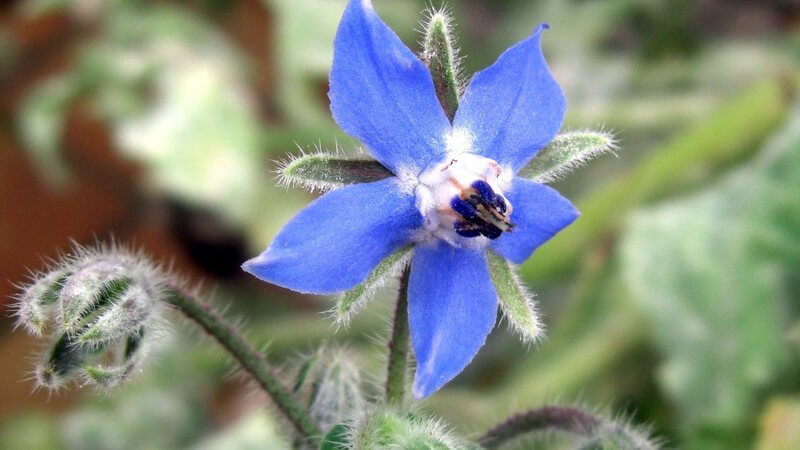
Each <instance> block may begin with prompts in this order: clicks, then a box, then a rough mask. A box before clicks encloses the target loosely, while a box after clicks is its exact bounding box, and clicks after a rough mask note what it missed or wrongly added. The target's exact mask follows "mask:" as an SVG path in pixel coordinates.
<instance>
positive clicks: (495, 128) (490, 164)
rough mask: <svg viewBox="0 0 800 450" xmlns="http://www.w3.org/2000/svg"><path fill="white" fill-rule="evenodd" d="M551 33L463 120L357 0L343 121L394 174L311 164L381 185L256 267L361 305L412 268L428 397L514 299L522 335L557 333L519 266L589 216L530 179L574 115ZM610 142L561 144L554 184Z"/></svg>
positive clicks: (333, 95) (300, 222)
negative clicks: (557, 73) (376, 286)
mask: <svg viewBox="0 0 800 450" xmlns="http://www.w3.org/2000/svg"><path fill="white" fill-rule="evenodd" d="M546 28H547V26H546V25H541V26H539V27H538V28H536V29H535V30H534V32H533V34H532V35H531V36H530V37H528V38H527V39H525V40H523V41H522V42H520V43H518V44H517V45H515V46H513V47H512V48H510V49H508V50H507V51H506V52H505V53H504V54H503V55H502V56H500V58H499V59H498V60H497V61H496V62H495V63H494V64H493V65H492V66H490V67H489V68H487V69H485V70H483V71H481V72H479V73H477V74H476V75H475V76H474V77H473V78H472V80H471V82H470V83H469V84H468V86H467V87H466V90H465V91H464V93H463V95H462V96H461V98H460V104H459V106H458V108H457V110H456V111H454V114H448V112H446V111H445V110H444V109H443V107H442V105H441V103H440V100H439V98H437V90H436V87H435V83H434V79H433V78H432V76H431V70H429V67H427V66H426V64H425V63H424V62H423V61H421V60H420V59H419V58H418V57H417V56H416V55H415V54H414V53H413V52H412V51H411V50H409V49H408V47H406V46H405V45H404V44H403V42H402V41H401V40H400V39H399V38H398V36H397V35H396V34H395V33H394V32H393V31H392V30H391V29H390V28H388V27H387V26H386V25H385V24H384V23H383V22H382V21H381V19H380V18H379V17H378V16H377V14H376V13H375V11H374V9H373V7H372V4H371V2H370V1H369V0H351V1H350V3H349V4H348V6H347V8H346V10H345V12H344V16H343V17H342V20H341V23H340V25H339V29H338V32H337V35H336V40H335V43H334V46H335V48H334V60H333V67H332V70H331V74H330V92H329V97H330V101H331V111H332V112H333V117H334V119H335V120H336V122H337V123H338V124H339V125H340V126H341V127H342V129H343V130H344V131H346V132H347V133H348V134H350V135H351V136H353V137H355V138H358V139H359V140H361V142H363V143H364V144H365V145H366V147H367V149H368V150H369V152H370V153H371V155H372V156H373V157H374V158H375V159H376V160H377V162H378V163H380V165H378V164H377V163H373V164H372V165H370V163H369V162H368V161H350V163H352V164H349V165H348V160H340V161H338V163H337V164H339V165H340V166H341V167H333V166H336V164H334V163H336V161H334V159H329V160H326V157H324V156H318V155H311V156H310V157H309V158H310V159H309V161H310V162H309V166H308V167H310V171H311V172H314V170H315V169H314V167H316V166H314V164H316V163H319V164H321V165H325V164H329V165H330V167H328V168H330V169H337V168H338V169H343V170H344V169H346V170H349V172H343V173H340V172H336V173H340V175H341V176H340V177H338V178H337V176H338V175H337V176H333V181H337V183H335V184H337V185H339V184H344V182H346V181H347V175H352V176H353V177H355V178H356V179H358V178H359V177H360V181H365V180H377V181H371V182H362V183H358V184H349V185H346V186H344V187H340V188H338V189H335V190H332V191H330V192H328V193H326V194H324V195H323V196H321V197H320V198H319V199H317V200H316V201H314V202H313V203H312V204H311V205H309V206H308V207H307V208H305V209H304V210H303V211H301V212H300V213H299V214H298V215H297V216H296V217H295V218H294V219H292V220H291V221H290V222H289V223H288V224H287V225H286V226H285V227H284V228H283V229H282V230H281V231H280V233H279V234H278V236H277V237H276V238H275V240H274V241H273V242H272V244H271V245H270V246H269V247H268V248H267V249H266V250H265V251H264V252H263V253H262V254H261V255H259V256H258V257H256V258H254V259H252V260H250V261H248V262H246V263H245V264H244V265H243V268H244V269H245V270H246V271H248V272H250V273H252V274H253V275H255V276H256V277H258V278H260V279H262V280H264V281H268V282H270V283H273V284H277V285H279V286H283V287H285V288H288V289H292V290H295V291H298V292H304V293H312V294H332V293H340V292H343V291H347V290H351V289H354V288H355V290H357V291H358V292H357V294H354V295H356V296H363V294H364V291H367V290H369V287H370V286H369V284H370V283H372V282H373V281H374V279H375V278H379V277H380V275H381V274H383V273H384V272H387V268H388V267H389V266H392V265H397V264H402V263H404V261H406V258H409V257H410V260H411V262H410V278H409V280H408V302H409V304H408V316H409V326H410V329H411V338H412V344H413V349H414V355H415V357H416V361H417V371H416V377H415V380H414V386H413V393H414V396H415V397H417V398H420V397H425V396H428V395H430V394H431V393H433V392H435V391H436V390H438V389H439V388H440V387H442V386H443V385H444V384H445V383H447V382H448V381H450V380H451V379H452V378H453V377H455V376H456V375H458V373H460V372H461V371H462V370H463V369H464V367H465V366H466V365H467V364H468V363H469V362H470V361H471V360H472V358H473V357H474V356H475V354H476V353H477V352H478V350H479V349H480V347H481V346H483V344H484V342H485V341H486V337H487V335H488V334H489V332H490V331H491V329H492V328H493V327H494V324H495V321H496V317H497V307H498V294H500V301H501V304H502V305H503V306H504V310H505V311H506V315H507V316H509V317H510V321H511V322H512V323H513V324H514V325H515V326H516V327H517V328H521V329H523V330H522V331H523V333H524V334H526V335H527V337H529V338H535V337H536V336H537V335H538V334H539V333H540V331H541V327H540V326H539V323H538V320H537V319H536V316H535V311H534V309H533V305H532V301H531V300H530V298H529V297H527V295H526V293H525V291H524V289H523V288H521V287H520V286H519V285H518V281H517V278H516V275H515V274H514V273H513V272H511V271H510V264H509V263H508V262H507V261H510V262H511V263H514V264H520V263H522V262H523V261H525V260H526V259H527V258H528V257H529V256H530V255H531V253H532V252H533V251H534V250H535V249H536V248H537V247H539V246H540V245H542V244H543V243H544V242H546V241H547V240H548V239H550V238H551V237H553V236H554V235H555V234H556V233H558V232H559V231H560V230H561V229H563V228H564V227H566V226H567V225H569V224H570V223H572V222H573V221H574V220H575V219H576V218H577V217H578V211H577V210H576V209H575V207H574V206H573V205H572V204H571V203H570V202H569V201H568V200H566V199H565V198H564V197H562V196H561V195H559V194H558V193H557V192H556V191H555V190H553V189H551V188H550V187H547V186H545V185H543V184H540V183H538V182H536V181H532V180H530V179H526V178H522V177H519V176H517V175H518V174H519V173H520V171H523V173H525V171H528V172H536V171H537V169H536V168H535V167H534V169H530V167H531V164H533V163H531V164H529V163H530V162H531V160H532V159H533V158H534V156H536V155H537V152H539V151H540V150H542V149H543V148H545V147H546V146H548V144H551V141H553V138H554V137H555V136H556V133H557V132H558V131H559V129H560V128H561V123H562V119H563V117H564V111H565V109H566V101H565V99H564V95H563V93H562V92H561V89H560V88H559V85H558V84H557V83H556V81H555V80H554V79H553V76H552V75H551V73H550V71H549V69H548V67H547V64H546V62H545V59H544V56H543V54H542V51H541V48H540V38H541V34H542V32H543V30H545V29H546ZM440 94H441V93H440ZM440 98H441V96H440ZM448 116H450V117H452V121H451V120H449V118H448ZM587 136H588V138H587ZM598 136H600V138H601V141H602V139H606V140H605V141H603V142H602V143H597V142H595V143H594V144H595V147H592V146H591V145H589V144H585V143H584V144H580V143H578V144H576V142H577V141H576V139H578V140H580V139H581V138H585V139H590V140H591V138H593V137H594V138H597V137H598ZM559 138H561V136H559ZM609 139H610V138H609V137H608V136H607V135H602V134H597V135H591V134H586V135H581V136H577V137H575V136H567V138H566V141H568V142H567V144H568V145H561V146H560V147H558V146H557V148H556V150H557V151H556V152H555V153H553V152H551V154H550V155H549V156H548V157H549V160H548V159H545V160H544V163H541V162H540V163H539V164H538V166H540V167H539V169H542V167H544V169H542V170H539V172H542V171H543V170H544V171H545V172H546V171H547V170H550V172H549V173H548V174H544V176H543V178H547V176H548V175H552V174H553V173H555V172H557V171H558V170H559V169H560V168H563V166H565V165H566V166H569V165H575V164H576V163H578V162H580V161H581V160H582V159H585V158H586V156H587V155H588V154H589V153H591V151H595V152H596V151H597V148H598V147H597V146H598V145H600V146H601V147H602V145H604V144H605V145H608V144H609V143H610V141H609ZM562 144H563V143H562ZM551 145H552V144H551ZM547 148H548V149H549V148H550V147H547ZM592 149H594V150H592ZM542 153H545V152H542ZM315 157H317V161H316V162H314V161H312V160H313V159H314V158H315ZM537 160H538V159H537ZM550 163H552V164H550ZM359 164H360V165H359ZM548 164H550V165H551V166H552V167H550V166H548ZM533 165H534V166H535V165H536V164H533ZM557 166H560V167H557ZM287 169H288V168H287ZM523 169H525V170H523ZM545 169H547V170H545ZM293 170H295V172H296V173H297V172H298V171H299V169H298V168H297V167H294V169H293ZM307 175H308V174H307ZM538 175H543V174H542V173H538ZM309 176H310V177H311V178H313V177H314V176H313V174H312V175H309ZM321 178H324V176H323V177H321ZM351 178H352V177H351ZM543 178H540V179H543ZM328 181H331V180H328Z"/></svg>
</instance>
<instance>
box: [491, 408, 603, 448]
mask: <svg viewBox="0 0 800 450" xmlns="http://www.w3.org/2000/svg"><path fill="white" fill-rule="evenodd" d="M601 424H602V420H601V419H599V418H597V417H595V416H593V415H591V414H589V413H587V412H585V411H583V410H581V409H578V408H574V407H570V406H543V407H541V408H538V409H532V410H529V411H526V412H524V413H520V414H516V415H514V416H511V417H509V418H508V419H507V420H506V421H504V422H502V423H500V424H498V425H497V426H495V427H493V428H491V429H490V430H489V431H487V432H486V434H484V435H483V436H481V437H480V438H479V439H478V442H479V443H480V444H481V445H482V446H483V447H484V448H486V449H494V448H499V447H501V446H502V445H503V444H505V443H506V442H508V441H510V440H512V439H515V438H517V437H520V436H521V435H523V434H526V433H530V432H535V431H550V430H559V431H566V432H569V433H576V434H586V433H588V432H590V431H591V430H592V429H594V428H597V427H598V426H600V425H601Z"/></svg>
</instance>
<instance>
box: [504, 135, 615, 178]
mask: <svg viewBox="0 0 800 450" xmlns="http://www.w3.org/2000/svg"><path fill="white" fill-rule="evenodd" d="M617 148H618V147H617V141H616V139H615V138H614V135H613V134H611V133H608V132H606V131H572V132H568V133H562V134H559V135H558V136H556V137H555V138H554V139H553V140H552V141H551V142H550V143H549V144H548V145H547V147H545V148H543V149H542V150H541V151H539V153H538V154H537V155H536V157H535V158H533V160H532V161H531V162H529V163H528V165H526V166H525V167H523V168H522V170H520V172H519V176H521V177H524V178H528V179H530V180H533V181H536V182H539V183H550V182H553V181H557V180H559V179H561V178H563V177H564V176H565V175H567V174H568V173H569V172H570V171H572V170H573V169H576V168H578V167H580V166H582V165H584V164H586V163H587V162H588V161H589V160H591V159H592V158H595V157H597V156H600V155H603V154H606V153H612V154H614V153H615V152H616V150H617Z"/></svg>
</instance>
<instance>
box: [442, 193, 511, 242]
mask: <svg viewBox="0 0 800 450" xmlns="http://www.w3.org/2000/svg"><path fill="white" fill-rule="evenodd" d="M450 206H451V207H452V208H453V211H455V212H457V213H458V214H459V215H460V216H461V217H462V218H463V219H464V220H463V221H456V222H455V224H454V228H455V231H456V233H458V234H459V235H461V236H464V237H477V236H479V235H483V236H486V237H487V238H489V239H497V238H499V237H500V236H501V235H502V234H503V232H504V231H511V230H512V229H513V228H514V224H512V223H511V222H510V221H509V220H508V216H507V215H506V211H507V210H508V208H507V205H506V202H505V199H504V198H503V196H502V195H498V194H496V193H495V192H494V190H493V189H492V187H491V186H489V184H488V183H487V182H485V181H483V180H478V181H476V182H474V183H472V186H471V188H469V189H466V190H465V191H464V192H462V193H461V196H459V197H453V199H452V200H451V201H450Z"/></svg>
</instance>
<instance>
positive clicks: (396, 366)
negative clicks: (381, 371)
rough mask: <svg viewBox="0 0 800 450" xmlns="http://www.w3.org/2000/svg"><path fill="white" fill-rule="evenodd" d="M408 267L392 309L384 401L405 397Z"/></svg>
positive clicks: (401, 277)
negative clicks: (395, 303)
mask: <svg viewBox="0 0 800 450" xmlns="http://www.w3.org/2000/svg"><path fill="white" fill-rule="evenodd" d="M410 274H411V270H410V268H409V267H406V268H405V269H404V270H403V274H402V275H401V276H400V292H399V293H398V295H397V306H396V307H395V311H394V321H393V324H392V338H391V340H390V341H389V364H388V367H387V369H386V372H387V373H386V402H387V403H401V402H402V401H403V398H404V397H405V388H406V365H407V364H408V341H409V332H408V278H409V276H410Z"/></svg>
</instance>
